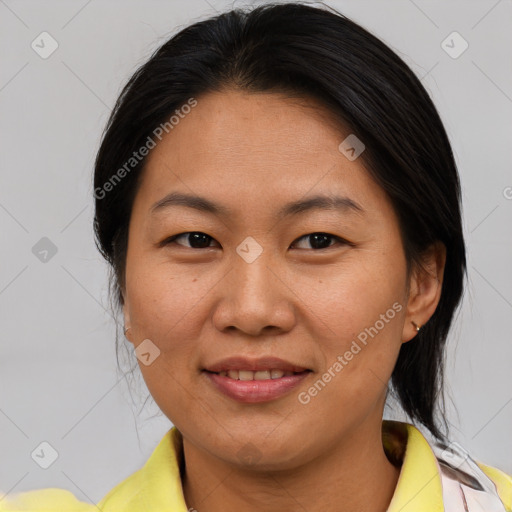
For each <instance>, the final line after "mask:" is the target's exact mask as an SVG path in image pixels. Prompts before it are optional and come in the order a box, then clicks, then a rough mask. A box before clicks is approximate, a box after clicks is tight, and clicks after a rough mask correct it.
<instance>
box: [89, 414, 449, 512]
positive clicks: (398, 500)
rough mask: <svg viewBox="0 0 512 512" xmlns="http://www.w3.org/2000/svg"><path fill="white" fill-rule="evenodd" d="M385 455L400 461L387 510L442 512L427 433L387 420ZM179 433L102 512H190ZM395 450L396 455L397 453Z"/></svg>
mask: <svg viewBox="0 0 512 512" xmlns="http://www.w3.org/2000/svg"><path fill="white" fill-rule="evenodd" d="M383 441H384V448H385V450H386V453H388V454H390V455H395V456H396V455H397V454H398V459H399V460H401V461H402V467H401V471H400V477H399V480H398V484H397V486H396V489H395V493H394V495H393V498H392V500H391V503H390V505H389V508H388V512H444V506H443V493H442V486H441V477H440V468H439V465H438V463H437V460H436V457H435V455H434V452H433V451H432V449H431V448H430V446H429V444H428V442H427V440H426V439H425V437H424V436H423V434H422V433H421V432H420V431H419V430H418V429H417V428H416V427H414V426H413V425H410V424H408V423H402V422H397V421H390V420H384V421H383ZM182 449H183V445H182V438H181V433H180V432H179V431H178V429H177V428H176V427H172V428H171V429H170V430H169V431H168V432H167V433H166V435H165V436H164V437H163V439H162V440H161V441H160V443H159V444H158V446H157V447H156V448H155V450H154V451H153V453H152V454H151V456H150V458H149V459H148V460H147V462H146V464H145V465H144V466H143V467H142V468H141V469H140V470H138V471H136V472H135V473H133V474H132V475H130V476H129V477H128V478H127V479H126V480H124V481H122V482H121V483H120V484H118V485H117V486H116V487H114V488H113V489H112V490H111V491H110V492H109V493H108V494H107V495H106V496H105V497H104V498H103V499H102V500H101V501H100V503H98V507H99V508H100V509H101V510H103V511H104V512H114V511H118V510H123V512H138V511H140V510H172V511H173V512H188V509H187V505H186V503H185V499H184V497H183V489H182V486H181V477H180V467H179V464H180V461H181V457H182ZM393 452H394V453H393Z"/></svg>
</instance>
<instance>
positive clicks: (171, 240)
mask: <svg viewBox="0 0 512 512" xmlns="http://www.w3.org/2000/svg"><path fill="white" fill-rule="evenodd" d="M191 234H199V235H205V236H206V237H208V238H210V239H211V240H214V238H213V237H211V236H209V235H207V234H206V233H203V232H201V231H185V232H184V233H179V234H177V235H173V236H171V237H169V238H166V239H165V240H164V241H163V242H161V243H160V244H159V245H160V247H163V246H166V245H171V244H172V243H175V240H176V239H177V238H179V237H182V236H186V235H191ZM313 235H322V236H324V237H328V238H331V239H333V240H335V241H337V242H339V243H340V244H341V245H349V246H354V244H353V243H351V242H349V241H348V240H345V239H343V238H341V237H339V236H336V235H331V234H329V233H324V232H322V231H315V232H313V233H308V234H307V235H302V236H301V237H299V238H297V239H296V240H295V241H294V242H293V244H295V243H296V242H297V241H299V240H302V239H303V238H308V237H310V236H313ZM293 244H292V245H293ZM176 245H181V244H176ZM182 247H185V248H186V249H195V250H201V249H210V248H211V247H210V246H208V247H202V248H196V247H187V246H182ZM332 247H334V245H329V246H328V247H323V248H320V249H309V250H312V251H315V252H318V251H322V250H326V249H331V248H332Z"/></svg>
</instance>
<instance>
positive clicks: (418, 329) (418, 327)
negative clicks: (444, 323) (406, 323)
mask: <svg viewBox="0 0 512 512" xmlns="http://www.w3.org/2000/svg"><path fill="white" fill-rule="evenodd" d="M411 323H412V325H414V327H416V331H418V332H419V331H420V329H421V325H418V324H416V323H415V322H413V321H412V320H411Z"/></svg>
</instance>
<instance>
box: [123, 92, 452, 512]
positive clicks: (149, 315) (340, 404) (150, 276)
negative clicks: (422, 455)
mask: <svg viewBox="0 0 512 512" xmlns="http://www.w3.org/2000/svg"><path fill="white" fill-rule="evenodd" d="M197 100H198V104H197V106H196V107H194V108H193V109H192V110H191V112H190V113H189V114H188V115H186V116H185V117H184V118H183V119H181V120H180V122H179V124H177V125H176V126H175V127H174V129H173V130H172V131H170V132H169V134H167V135H165V137H164V138H163V139H162V141H161V142H160V143H158V144H157V146H156V148H154V149H153V150H152V151H151V152H150V154H149V156H148V160H147V167H146V168H145V171H144V175H143V180H142V183H141V187H140V189H139V190H138V192H137V195H136V198H135V202H134V205H133V211H132V216H131V220H130V228H129V243H128V252H127V260H126V282H125V283H124V286H123V294H124V301H125V303H124V315H125V325H126V326H127V327H129V328H130V330H129V331H128V333H127V337H128V339H129V341H130V342H132V343H133V344H134V346H135V347H137V346H138V345H139V344H140V343H141V342H142V341H143V340H145V339H150V340H151V341H152V342H153V343H154V344H155V345H156V346H157V347H158V348H159V350H160V355H159V356H158V357H157V358H156V359H155V360H154V361H153V362H152V363H151V364H150V365H148V366H146V365H144V364H141V363H140V362H139V364H140V368H141V371H142V374H143V377H144V379H145V382H146V384H147V386H148V388H149V391H150V393H151V395H152V396H153V398H154V400H155V402H156V403H157V404H158V406H159V407H160V409H161V410H162V411H163V413H164V414H165V415H166V416H167V417H168V418H169V419H170V420H171V422H172V423H173V424H174V425H176V427H177V428H178V429H179V431H180V432H181V433H182V435H183V443H184V455H185V462H186V472H185V476H184V477H183V490H184V496H185V499H186V503H187V506H188V507H194V508H196V509H197V510H198V511H199V512H200V511H202V510H204V511H206V510H207V511H208V512H217V511H221V510H222V511H225V510H244V511H246V512H252V511H258V512H259V511H261V510H266V511H268V512H272V511H276V512H277V511H279V512H282V511H283V510H307V511H308V512H315V511H320V510H321V511H322V512H326V511H339V510H340V508H339V504H340V503H343V510H344V511H347V512H350V511H354V512H355V511H366V510H368V511H370V510H371V511H373V512H375V511H380V510H382V511H384V510H386V508H387V506H388V504H389V502H390V500H391V498H392V496H393V493H394V490H395V487H396V484H397V480H398V477H399V471H400V470H399V468H396V467H395V466H393V465H392V464H391V463H390V462H389V461H388V459H387V457H386V455H385V452H384V449H383V445H382V432H381V426H382V414H383V409H384V403H385V395H386V386H387V382H388V380H389V379H390V376H391V373H392V370H393V367H394V365H395V362H396V359H397V357H398V352H399V349H400V346H401V344H402V343H405V342H411V343H414V337H415V336H416V334H417V332H416V329H415V327H414V326H413V324H412V321H414V322H416V324H419V325H423V324H425V323H426V322H427V321H428V319H429V318H430V317H431V316H432V314H433V313H434V311H435V308H436V306H437V304H438V301H439V298H440V293H441V284H442V275H443V269H444V263H445V254H444V247H443V246H442V245H438V244H436V245H435V246H433V247H432V248H431V250H430V251H429V252H428V253H426V255H425V264H426V268H427V272H422V271H420V270H419V269H413V271H412V272H411V274H410V275H409V276H408V275H407V272H406V261H405V257H404V252H403V246H402V240H401V237H400V232H399V227H398V220H397V217H396V215H395V213H394V210H393V208H392V206H391V203H390V201H389V199H388V198H387V196H386V194H385V193H384V191H383V190H382V189H381V188H380V187H379V186H378V185H377V184H376V183H375V182H374V181H373V180H372V179H371V178H370V176H369V174H368V172H367V171H366V169H365V168H364V165H363V162H362V159H361V158H358V159H356V160H354V161H349V160H348V159H347V158H346V157H345V156H344V155H343V154H342V153H341V152H340V151H339V150H338V146H339V144H340V143H341V141H343V140H344V139H345V137H346V136H348V135H349V134H350V131H348V130H346V129H344V128H343V127H342V126H340V125H339V124H337V123H336V122H335V121H334V120H332V119H331V118H330V117H329V115H328V113H327V112H325V111H324V110H323V108H322V107H321V106H320V105H317V104H316V103H315V102H314V101H312V100H307V99H303V100H299V99H297V98H295V99H290V98H287V97H285V96H284V95H280V94H276V93H272V94H271V93H258V94H249V93H246V92H240V91H235V90H225V91H222V92H215V93H209V94H207V95H205V96H201V97H200V98H197ZM173 191H177V192H183V193H189V194H195V195H200V196H204V197H206V198H208V199H210V200H212V201H215V202H216V203H219V204H221V205H223V206H225V207H228V208H230V209H231V210H232V212H233V215H232V216H227V217H222V216H217V215H215V214H212V213H206V212H201V211H198V210H194V209H192V208H188V207H186V206H176V205H174V206H171V207H169V208H168V209H163V210H161V211H160V212H159V213H158V214H153V215H151V213H150V209H151V207H152V205H153V204H154V203H155V202H156V201H158V200H160V199H162V198H163V197H164V196H165V195H166V194H168V193H169V192H173ZM332 193H336V194H338V195H342V196H347V197H349V198H350V199H352V200H353V201H356V202H357V203H358V204H360V205H361V206H362V208H363V209H364V213H355V212H352V211H350V210H345V211H338V210H335V209H330V210H318V209H317V210H310V211H306V212H303V213H301V214H299V215H296V216H291V217H289V218H285V219H282V220H278V219H277V218H276V212H277V210H278V209H279V208H280V207H282V206H283V204H285V203H287V202H291V201H295V200H299V199H304V198H307V197H310V196H312V195H316V194H327V195H329V194H332ZM191 231H194V232H201V233H205V234H206V235H208V236H209V237H211V238H208V237H206V238H204V239H203V240H205V242H204V245H197V244H196V245H192V246H191V243H192V244H194V241H193V240H192V242H191V241H190V239H189V238H188V237H187V236H184V237H183V236H182V237H180V238H179V239H177V240H175V241H174V243H171V244H169V245H164V246H159V243H160V242H162V241H163V240H165V239H167V238H168V237H170V236H172V235H177V234H180V233H184V232H191ZM311 233H328V234H330V235H333V237H332V238H328V239H327V241H326V243H325V245H324V246H320V247H326V248H315V247H318V246H315V245H313V244H314V240H312V239H311V237H308V236H306V235H309V234H311ZM248 236H251V237H253V238H254V239H255V240H256V241H257V242H258V243H259V244H260V246H261V247H262V248H263V252H262V253H261V255H260V256H259V257H258V258H257V259H256V260H255V261H253V262H252V263H248V262H246V261H245V260H244V259H242V258H241V257H240V256H239V255H238V253H237V252H236V248H237V246H238V245H239V244H240V243H241V242H242V241H243V240H244V239H245V238H246V237H248ZM336 237H340V238H342V239H345V240H348V241H349V242H351V244H350V245H349V244H346V243H342V242H338V241H337V239H336ZM205 246H208V247H207V248H201V247H205ZM394 303H399V304H400V305H402V306H403V307H402V309H401V311H400V312H399V313H397V314H396V316H395V317H394V318H393V319H392V320H390V321H389V322H388V323H386V324H385V327H384V328H383V329H381V330H380V331H379V333H378V335H376V336H375V337H374V338H372V339H371V341H369V343H368V344H367V345H366V346H364V348H363V349H362V350H361V351H360V352H359V353H358V354H357V355H355V356H354V358H353V359H352V360H351V361H350V362H349V363H348V364H347V365H346V366H344V368H343V370H342V371H341V372H339V373H338V374H337V375H336V377H334V378H332V380H331V381H330V382H329V383H328V384H327V385H326V386H325V388H324V389H322V391H321V392H320V393H318V394H317V396H315V397H313V398H312V399H311V401H310V402H309V403H307V404H302V403H300V402H299V400H298V394H299V393H300V392H301V391H307V390H308V389H309V388H310V387H311V386H312V385H313V383H314V382H316V381H317V380H318V379H319V378H320V377H321V376H322V375H323V374H324V373H325V372H326V371H327V370H328V368H329V367H332V365H333V364H334V363H335V361H336V360H337V356H338V355H343V354H344V353H345V352H346V351H347V350H349V349H350V346H351V343H352V341H353V340H355V339H356V337H357V335H358V334H359V333H361V332H362V331H364V329H365V328H367V327H369V326H373V325H374V324H375V322H376V321H377V320H378V319H379V318H380V315H381V314H385V313H386V311H387V310H389V309H390V308H391V307H392V305H393V304H394ZM232 355H244V356H247V357H258V356H264V355H272V356H276V357H280V358H282V359H285V360H288V361H291V362H293V363H295V364H298V365H300V366H302V367H305V368H309V369H311V370H312V372H311V373H310V374H309V375H308V377H307V378H306V380H305V381H303V382H302V383H301V385H300V386H299V387H298V388H297V389H294V390H293V391H291V392H290V393H288V394H287V395H285V396H283V397H281V398H279V399H277V400H273V401H270V402H265V403H257V404H245V403H240V402H237V401H235V400H233V399H231V398H228V397H226V396H224V395H223V394H221V393H220V392H219V391H217V389H216V388H214V387H213V386H212V384H211V383H210V381H209V380H208V379H207V378H206V376H205V374H204V373H202V372H201V369H202V368H204V367H205V366H207V365H209V364H212V363H214V362H217V361H219V360H221V359H224V358H225V357H229V356H232ZM249 443H250V445H254V446H255V447H257V450H258V457H259V458H257V460H256V461H253V462H252V463H251V462H250V461H248V460H247V458H243V457H241V456H240V453H242V454H243V453H246V451H247V450H248V449H249V448H248V446H249ZM244 450H245V451H244Z"/></svg>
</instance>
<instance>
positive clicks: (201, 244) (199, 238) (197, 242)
mask: <svg viewBox="0 0 512 512" xmlns="http://www.w3.org/2000/svg"><path fill="white" fill-rule="evenodd" d="M180 239H184V240H187V241H188V243H189V244H190V245H188V246H187V245H185V247H188V248H190V249H205V248H208V247H211V246H210V245H209V244H210V241H212V240H213V238H212V237H211V236H209V235H207V234H206V233H201V232H200V231H187V232H186V233H180V234H179V235H173V236H171V237H169V238H166V239H165V240H164V241H163V242H162V243H161V244H160V245H161V246H164V245H170V244H172V243H177V242H176V240H180ZM177 245H183V244H181V243H177Z"/></svg>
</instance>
